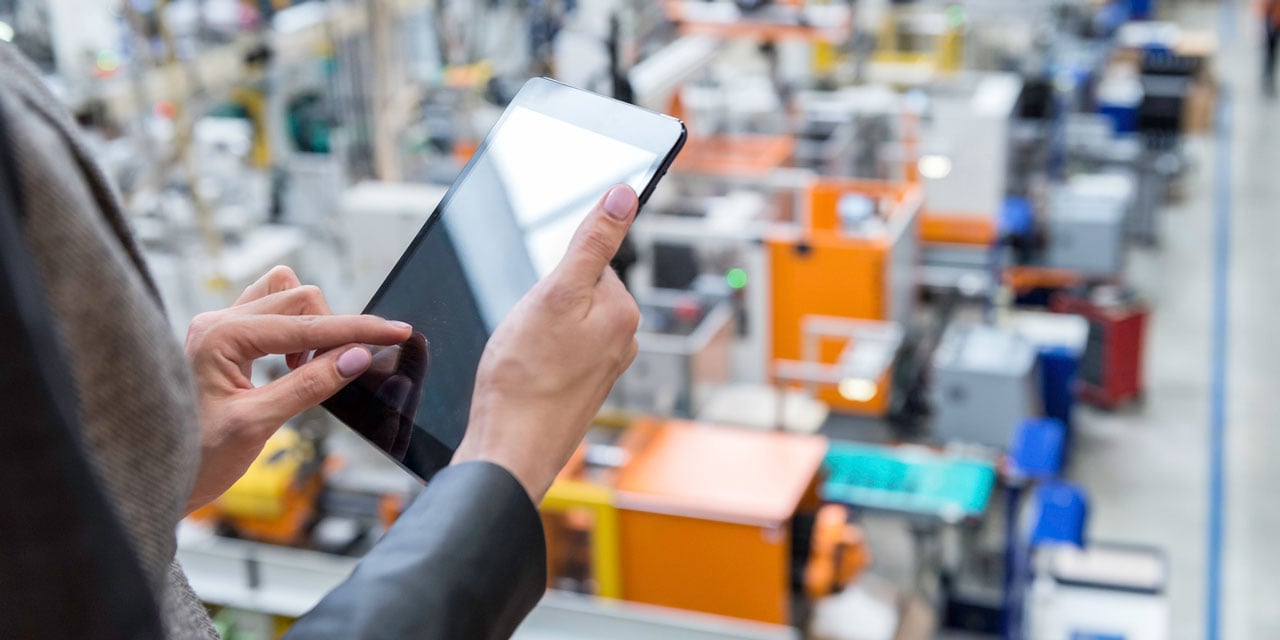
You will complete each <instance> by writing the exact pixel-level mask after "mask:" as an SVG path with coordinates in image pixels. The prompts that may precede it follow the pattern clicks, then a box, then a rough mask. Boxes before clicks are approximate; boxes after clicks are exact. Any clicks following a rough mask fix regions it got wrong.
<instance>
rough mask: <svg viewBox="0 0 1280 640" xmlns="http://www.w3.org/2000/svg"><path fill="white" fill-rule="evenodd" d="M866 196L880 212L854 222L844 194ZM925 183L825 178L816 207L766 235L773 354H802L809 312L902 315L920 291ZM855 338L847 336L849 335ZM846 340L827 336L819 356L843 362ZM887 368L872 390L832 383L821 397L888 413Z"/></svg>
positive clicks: (842, 407)
mask: <svg viewBox="0 0 1280 640" xmlns="http://www.w3.org/2000/svg"><path fill="white" fill-rule="evenodd" d="M850 194H854V195H858V196H863V197H865V198H867V199H869V200H871V201H872V202H873V203H875V214H874V220H873V221H871V222H872V223H871V224H864V225H862V226H861V227H860V228H856V229H854V228H849V227H848V224H847V223H846V222H845V221H844V220H842V219H841V216H840V214H839V208H840V206H841V204H840V203H841V200H842V198H844V197H845V196H847V195H850ZM922 201H923V191H922V189H921V187H920V186H919V185H915V184H910V183H905V184H890V183H885V182H876V181H866V180H848V179H829V178H826V179H819V180H817V181H815V182H814V184H813V185H812V186H811V187H810V189H809V192H808V194H807V202H808V215H807V220H806V221H803V222H802V223H801V225H800V227H799V228H798V229H791V230H788V231H785V232H784V231H779V232H776V233H774V234H772V235H771V236H770V237H769V238H767V240H766V246H767V253H768V259H769V269H770V287H771V294H770V295H771V298H772V300H771V302H770V305H769V306H770V308H771V318H770V321H771V326H770V329H771V334H772V342H771V355H770V361H771V362H777V361H779V360H792V361H794V360H801V359H803V358H804V357H805V354H804V353H803V351H804V348H803V343H804V327H805V324H806V319H807V318H812V317H814V316H825V317H829V318H841V319H854V320H880V321H897V322H902V321H904V320H906V319H907V316H908V314H909V313H910V309H911V304H912V301H913V298H914V284H915V283H914V269H915V265H916V263H917V262H918V260H917V258H918V255H917V254H918V247H919V239H918V233H919V231H918V224H917V221H918V217H919V213H920V208H921V204H922ZM845 342H847V341H845ZM845 342H842V341H840V340H838V339H827V340H824V341H823V343H822V344H821V345H820V348H819V351H820V353H819V354H818V360H819V361H820V362H821V363H823V364H828V365H830V364H835V363H836V362H837V360H838V359H839V358H840V355H841V354H842V353H843V352H844V350H845V346H846V344H845ZM889 376H890V373H889V372H886V373H885V374H884V375H883V376H882V377H881V378H880V379H879V380H876V381H874V382H875V385H874V389H873V391H872V392H871V393H858V394H848V393H842V392H841V390H840V388H839V386H838V385H825V386H824V387H823V388H820V389H819V391H818V397H819V398H821V399H822V400H823V401H825V402H827V403H828V404H830V405H831V407H832V408H833V409H835V410H837V411H844V412H849V413H858V414H865V415H884V413H885V412H886V411H887V409H888V405H889V388H888V386H889V385H888V379H889Z"/></svg>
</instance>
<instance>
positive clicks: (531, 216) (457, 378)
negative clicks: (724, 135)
mask: <svg viewBox="0 0 1280 640" xmlns="http://www.w3.org/2000/svg"><path fill="white" fill-rule="evenodd" d="M684 140H685V129H684V125H683V124H682V123H681V122H680V121H679V120H676V119H675V118H671V117H669V116H664V115H660V114H657V113H653V112H650V111H646V110H644V109H641V108H639V107H635V106H633V105H630V104H626V103H624V102H620V101H617V100H613V99H610V98H606V97H603V96H599V95H596V94H593V93H589V92H586V91H581V90H579V89H574V88H572V87H569V86H567V85H564V84H561V83H558V82H555V81H553V80H549V79H546V78H534V79H532V80H529V81H528V82H527V83H525V85H524V87H523V88H521V90H520V92H519V93H518V94H517V95H516V96H515V98H514V100H512V102H511V104H510V105H509V106H508V107H507V109H506V111H505V112H503V114H502V117H501V118H500V119H499V120H498V122H497V124H495V125H494V127H493V129H492V130H490V131H489V134H488V136H486V137H485V139H484V142H483V143H481V145H480V147H479V148H478V149H477V151H476V153H475V155H474V156H472V158H471V161H470V162H468V163H467V165H466V167H464V168H463V170H462V173H461V174H460V175H459V177H458V179H457V180H456V181H455V182H454V183H453V186H451V187H450V188H449V191H448V192H447V193H446V194H445V196H444V198H443V199H442V200H441V201H440V204H439V205H438V206H437V207H436V208H435V210H434V211H433V212H432V214H431V216H430V217H429V218H428V219H427V222H426V224H424V225H423V227H422V229H421V230H420V231H419V232H418V235H417V236H416V237H415V238H414V240H413V242H412V243H411V244H410V245H409V248H408V249H407V250H406V251H405V253H404V255H402V256H401V257H400V260H399V262H398V263H397V264H396V266H395V268H393V269H392V271H391V274H390V275H388V276H387V279H386V280H385V281H384V282H383V283H382V286H381V287H379V289H378V291H377V293H375V294H374V296H373V300H372V301H370V302H369V304H368V306H367V307H365V313H371V314H375V315H379V316H382V317H384V318H387V319H390V320H400V321H403V322H407V323H409V324H410V325H412V326H413V328H414V333H413V335H412V337H411V338H410V339H409V340H408V341H406V342H405V343H403V344H400V345H396V346H393V347H386V348H377V347H375V348H374V349H373V352H374V354H373V364H372V365H371V366H370V368H369V370H368V371H367V372H366V373H365V374H363V375H362V376H360V377H359V378H357V379H356V380H354V381H353V382H351V383H350V384H349V385H347V387H345V388H344V389H343V390H342V391H339V392H338V393H337V394H336V395H335V396H334V397H332V398H330V399H329V400H328V401H326V402H325V403H324V406H325V407H326V408H327V409H328V410H329V411H330V412H331V413H333V414H334V415H335V416H337V417H338V418H339V419H340V420H342V421H343V422H344V423H346V424H347V425H348V426H350V427H351V428H352V429H354V430H355V431H356V432H358V433H360V435H362V436H364V437H365V438H366V439H367V440H369V442H371V443H373V444H374V445H375V446H377V447H378V448H379V449H382V450H383V451H384V452H386V453H387V454H388V455H389V456H390V457H391V458H392V459H394V460H395V461H396V462H398V463H400V464H401V465H402V466H403V467H404V468H406V469H408V470H409V471H411V472H413V473H414V474H416V475H417V476H419V477H420V478H422V479H423V480H428V479H430V478H431V476H432V475H434V474H435V473H436V472H437V471H439V470H440V469H443V468H444V467H445V466H447V465H448V464H449V461H450V460H451V459H452V458H453V452H454V450H455V449H457V447H458V444H459V443H460V442H461V441H462V436H463V435H464V434H465V433H466V429H467V421H468V417H469V415H470V411H471V394H472V390H473V388H474V386H475V375H476V367H477V365H478V364H479V362H480V355H481V353H482V352H483V351H484V346H485V343H486V342H487V341H488V339H489V335H490V334H491V333H492V332H493V330H494V329H495V328H496V327H497V326H498V324H499V323H500V322H501V321H502V319H503V318H504V317H506V315H507V312H508V311H509V310H510V309H511V307H512V306H514V305H515V303H516V301H518V300H519V299H520V298H521V297H522V296H523V295H524V294H525V293H526V292H527V291H528V290H529V289H530V288H531V287H532V286H533V285H534V283H536V282H537V281H538V279H539V278H541V277H542V276H544V275H546V274H547V273H549V272H550V271H551V270H552V269H554V268H555V266H556V264H558V263H559V261H560V258H561V257H562V256H563V255H564V253H565V251H566V249H567V248H568V245H569V241H570V239H571V238H572V237H573V234H574V231H575V230H576V229H577V227H578V224H579V223H580V222H581V221H582V220H583V218H585V216H586V215H587V213H588V212H589V211H590V210H591V208H592V207H593V206H594V205H595V204H596V202H597V201H599V199H600V198H601V197H602V196H603V195H604V193H605V191H607V190H608V188H609V187H611V186H613V185H614V184H620V183H621V184H627V185H630V186H631V187H632V188H633V189H635V190H636V193H637V194H639V195H640V204H641V205H643V204H644V202H645V201H646V200H647V199H648V197H649V195H650V194H651V193H652V192H653V188H654V186H655V185H656V184H657V182H658V180H659V179H660V178H661V177H662V175H663V174H665V173H666V170H667V168H668V167H669V166H670V165H671V162H672V160H674V159H675V156H676V154H677V153H678V152H679V151H680V148H681V146H682V145H683V144H684Z"/></svg>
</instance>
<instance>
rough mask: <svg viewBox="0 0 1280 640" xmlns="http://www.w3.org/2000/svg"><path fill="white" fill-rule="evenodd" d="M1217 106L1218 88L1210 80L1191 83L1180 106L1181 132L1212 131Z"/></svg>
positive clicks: (1197, 132)
mask: <svg viewBox="0 0 1280 640" xmlns="http://www.w3.org/2000/svg"><path fill="white" fill-rule="evenodd" d="M1217 108H1218V88H1217V86H1216V85H1215V84H1214V83H1213V82H1212V81H1205V80H1198V81H1196V82H1193V83H1191V85H1190V87H1188V88H1187V99H1186V101H1185V102H1184V103H1183V107H1182V109H1183V111H1182V132H1183V133H1186V134H1199V133H1209V132H1211V131H1213V126H1214V123H1215V121H1216V119H1217V118H1216V115H1217Z"/></svg>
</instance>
